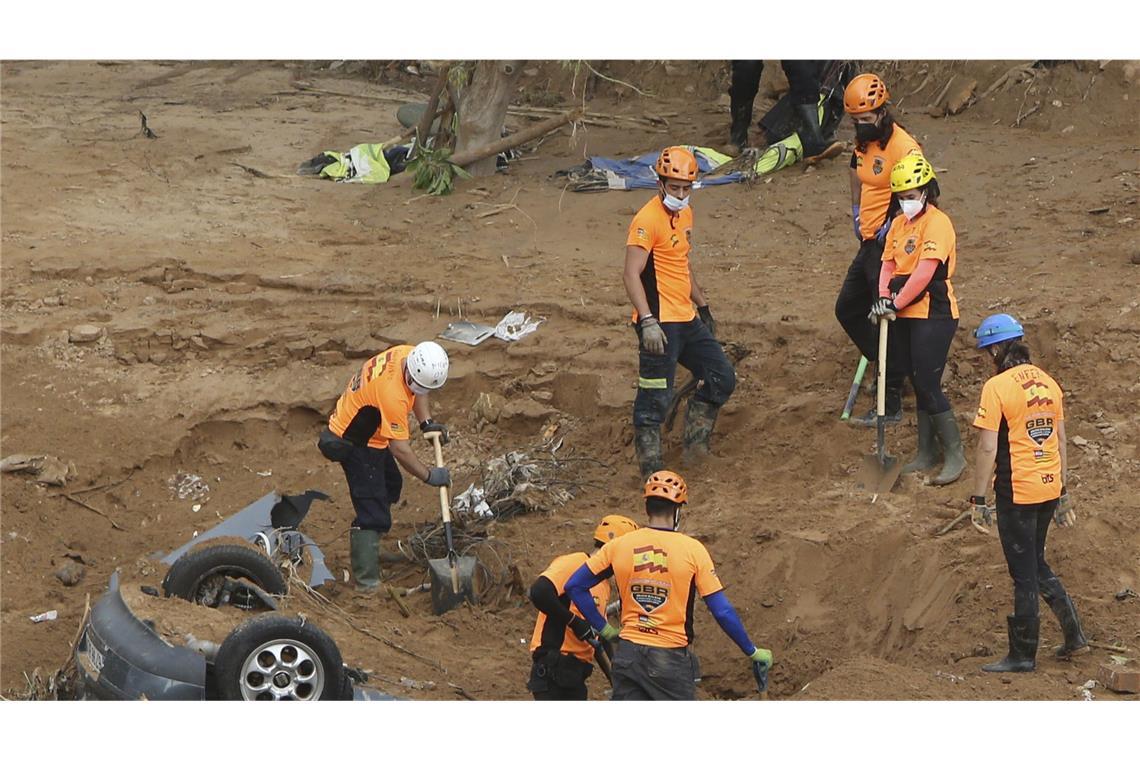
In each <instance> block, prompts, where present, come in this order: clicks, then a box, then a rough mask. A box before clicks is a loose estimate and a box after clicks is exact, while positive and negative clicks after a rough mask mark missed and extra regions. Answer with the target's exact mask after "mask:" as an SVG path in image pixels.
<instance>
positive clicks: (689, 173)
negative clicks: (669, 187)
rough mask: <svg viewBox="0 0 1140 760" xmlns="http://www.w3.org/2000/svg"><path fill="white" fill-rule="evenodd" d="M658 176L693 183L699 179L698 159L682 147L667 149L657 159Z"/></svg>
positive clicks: (675, 146)
mask: <svg viewBox="0 0 1140 760" xmlns="http://www.w3.org/2000/svg"><path fill="white" fill-rule="evenodd" d="M657 176H658V177H664V178H666V179H684V180H688V181H689V182H692V181H694V180H695V179H696V178H697V157H696V156H694V155H693V153H692V151H690V150H689V149H688V148H684V147H682V146H680V145H674V146H673V147H671V148H666V149H665V150H663V151H661V155H660V156H658V158H657Z"/></svg>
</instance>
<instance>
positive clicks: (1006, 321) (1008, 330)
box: [974, 314, 1025, 348]
mask: <svg viewBox="0 0 1140 760" xmlns="http://www.w3.org/2000/svg"><path fill="white" fill-rule="evenodd" d="M1023 335H1025V330H1023V329H1021V323H1020V322H1018V321H1017V320H1016V319H1014V318H1013V317H1011V316H1010V315H1008V314H991V315H990V316H988V317H986V318H985V319H983V320H982V324H981V325H979V326H978V329H977V330H974V337H975V338H977V339H978V345H977V347H978V348H985V347H986V346H992V345H993V344H995V343H1002V342H1004V341H1007V340H1013V339H1014V338H1020V337H1022V336H1023Z"/></svg>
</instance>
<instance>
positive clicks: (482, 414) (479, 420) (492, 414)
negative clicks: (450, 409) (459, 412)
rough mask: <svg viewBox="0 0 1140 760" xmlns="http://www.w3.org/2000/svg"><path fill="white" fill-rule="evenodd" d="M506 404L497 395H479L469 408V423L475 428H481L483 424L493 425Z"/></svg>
mask: <svg viewBox="0 0 1140 760" xmlns="http://www.w3.org/2000/svg"><path fill="white" fill-rule="evenodd" d="M506 403H507V400H506V399H505V398H503V397H502V396H500V395H499V394H498V393H480V394H479V398H478V399H476V401H475V404H474V405H473V406H472V407H471V414H470V417H471V421H472V422H473V423H475V426H476V428H481V427H482V425H483V424H484V423H491V424H492V425H493V424H495V423H496V422H498V421H499V415H500V414H501V413H502V410H503V407H504V406H505V405H506Z"/></svg>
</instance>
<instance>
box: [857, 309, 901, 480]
mask: <svg viewBox="0 0 1140 760" xmlns="http://www.w3.org/2000/svg"><path fill="white" fill-rule="evenodd" d="M889 322H890V320H888V319H885V318H880V319H879V362H878V364H879V384H878V398H877V399H876V401H875V453H874V454H867V455H865V456H864V457H863V483H864V485H866V487H867V490H869V491H871V492H872V493H876V494H879V493H885V492H887V491H890V490H891V488H893V487H894V485H895V481H896V480H898V479H899V472H900V471H901V470H902V463H901V462H899V460H898V458H897V457H892V456H888V455H887V443H886V420H885V419H884V417H885V415H886V412H887V325H888V324H889Z"/></svg>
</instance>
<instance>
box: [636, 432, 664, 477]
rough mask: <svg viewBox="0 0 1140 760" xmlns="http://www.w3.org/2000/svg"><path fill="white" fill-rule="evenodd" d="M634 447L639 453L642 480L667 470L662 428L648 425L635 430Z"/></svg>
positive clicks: (638, 461) (638, 464)
mask: <svg viewBox="0 0 1140 760" xmlns="http://www.w3.org/2000/svg"><path fill="white" fill-rule="evenodd" d="M633 447H634V449H635V450H636V451H637V466H638V469H639V470H641V479H642V480H645V479H646V478H648V477H649V476H650V475H652V474H653V473H655V472H657V471H658V470H664V469H665V459H664V457H663V456H662V455H661V428H660V427H659V426H657V425H647V426H645V427H636V428H634V429H633Z"/></svg>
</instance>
